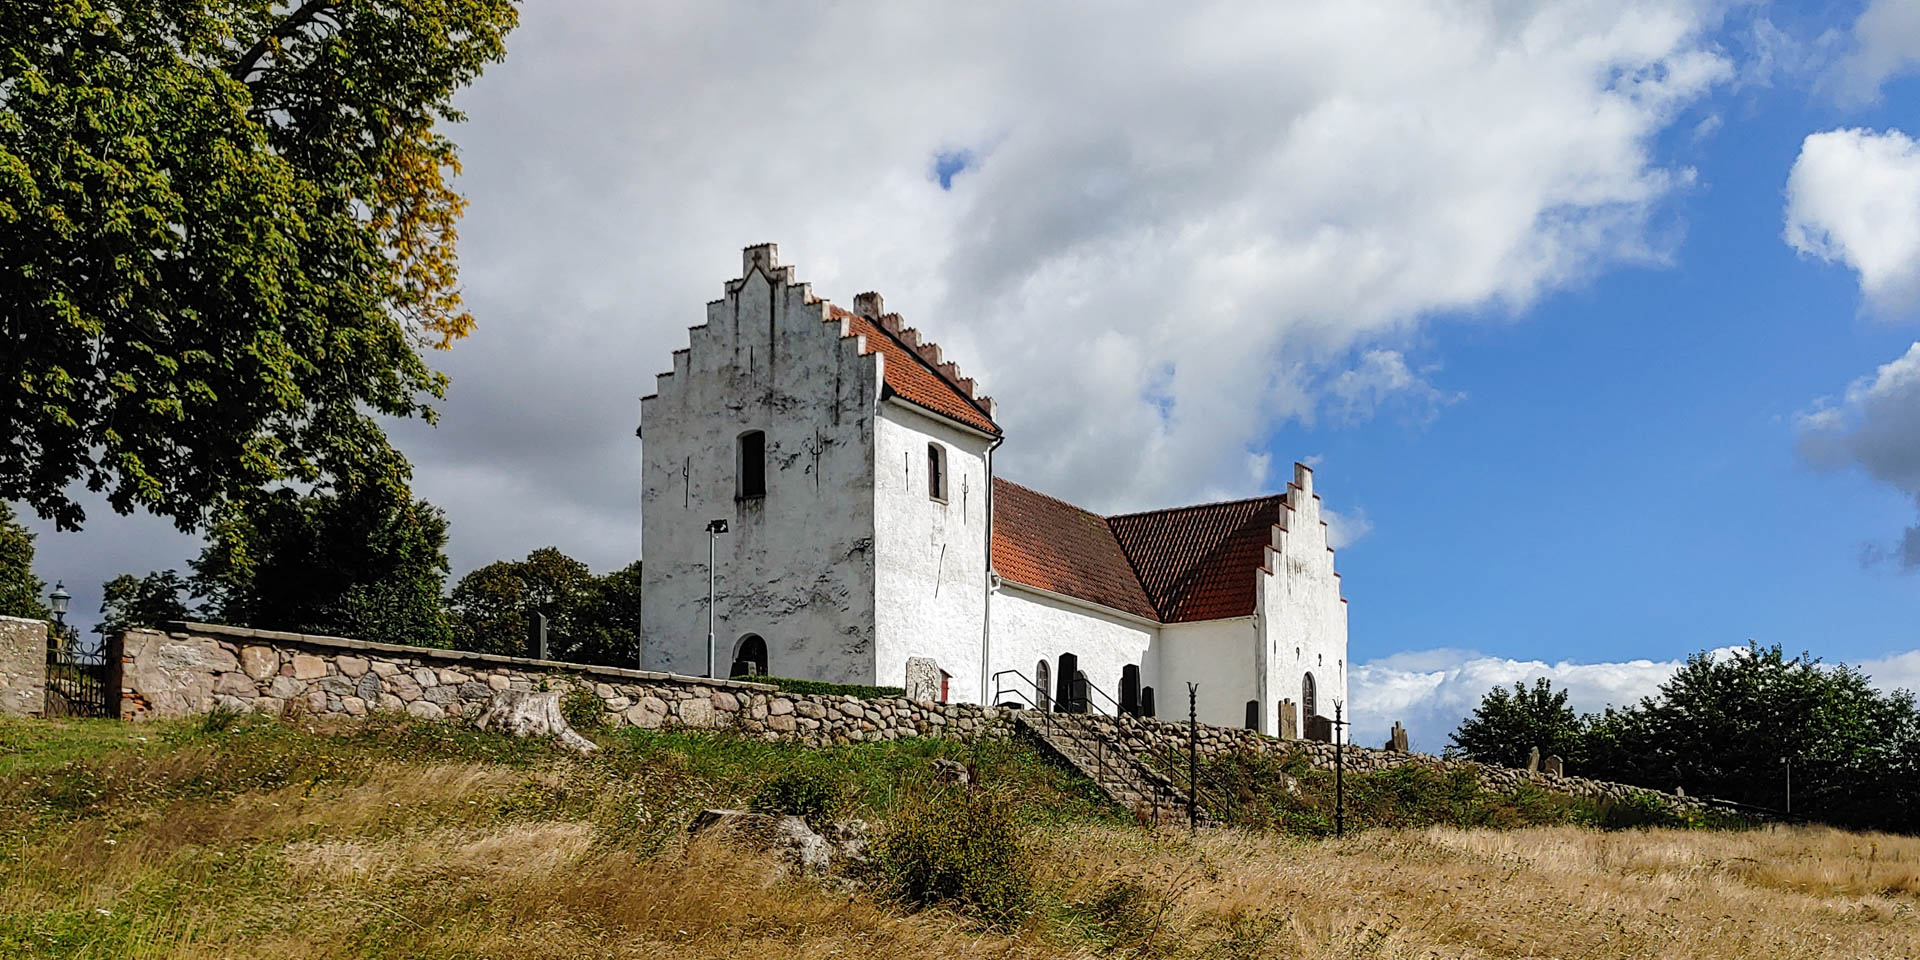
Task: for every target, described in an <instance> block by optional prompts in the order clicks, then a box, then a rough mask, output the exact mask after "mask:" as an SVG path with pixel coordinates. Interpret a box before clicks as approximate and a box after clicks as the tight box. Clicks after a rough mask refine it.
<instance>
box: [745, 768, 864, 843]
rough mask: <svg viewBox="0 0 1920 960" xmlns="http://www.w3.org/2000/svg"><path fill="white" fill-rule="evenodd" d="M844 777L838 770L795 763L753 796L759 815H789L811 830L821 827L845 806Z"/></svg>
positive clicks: (846, 805)
mask: <svg viewBox="0 0 1920 960" xmlns="http://www.w3.org/2000/svg"><path fill="white" fill-rule="evenodd" d="M848 786H849V784H848V783H847V780H846V777H845V776H844V775H843V774H842V773H840V772H839V771H838V770H836V769H834V768H832V767H828V766H824V765H815V764H800V763H796V764H794V765H792V766H789V767H787V768H785V769H783V770H781V771H780V772H778V773H776V774H774V775H773V776H772V777H770V778H768V779H767V781H766V783H764V784H762V785H761V787H760V789H759V790H757V791H755V793H754V795H753V803H752V805H753V809H755V810H757V811H759V812H761V813H779V814H792V815H793V816H796V817H799V818H800V819H802V820H805V821H807V822H808V823H810V824H812V825H813V826H815V827H821V826H825V825H826V824H828V823H830V822H832V821H833V819H834V818H835V817H837V816H839V815H840V813H841V812H842V811H844V810H845V809H847V807H848V806H849V798H848V792H849V791H848Z"/></svg>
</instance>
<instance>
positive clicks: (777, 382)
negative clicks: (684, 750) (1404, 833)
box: [640, 244, 1347, 733]
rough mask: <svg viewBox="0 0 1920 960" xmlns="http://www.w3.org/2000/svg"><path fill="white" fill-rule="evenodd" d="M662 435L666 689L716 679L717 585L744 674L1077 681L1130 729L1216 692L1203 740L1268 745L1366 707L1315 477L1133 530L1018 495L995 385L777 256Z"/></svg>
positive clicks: (702, 332) (721, 634)
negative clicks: (1341, 711) (916, 674)
mask: <svg viewBox="0 0 1920 960" xmlns="http://www.w3.org/2000/svg"><path fill="white" fill-rule="evenodd" d="M640 417H641V437H642V448H643V453H642V459H643V467H642V470H643V476H642V514H641V518H642V519H641V523H642V538H643V548H644V552H645V560H646V563H645V566H644V578H645V583H644V585H643V589H644V592H643V595H642V609H641V620H642V630H643V633H644V635H645V641H644V647H643V651H642V665H643V666H644V667H646V668H647V669H650V670H661V671H670V672H675V673H682V674H695V675H698V674H704V673H705V672H706V671H707V664H708V637H707V631H708V617H709V610H708V599H707V598H708V591H709V582H708V578H709V574H710V573H711V576H712V578H713V583H712V590H713V595H714V597H715V598H716V599H715V601H714V603H713V608H712V611H711V616H712V623H713V632H714V634H715V646H716V648H717V650H716V652H715V654H714V657H715V660H716V661H717V666H716V669H717V670H719V671H720V672H722V673H723V674H724V673H726V672H728V671H729V670H730V669H736V666H737V671H738V672H759V673H763V674H767V675H773V676H782V677H795V678H801V679H808V680H822V681H830V682H837V683H858V684H879V685H891V686H900V685H902V684H903V683H904V682H905V681H906V678H907V672H908V669H909V665H908V661H909V660H910V659H911V660H914V661H915V662H916V666H917V669H919V670H921V671H922V672H923V674H924V672H925V671H926V670H927V668H928V664H927V661H929V660H931V661H932V664H933V665H937V669H938V675H939V677H940V678H941V689H940V695H941V696H944V697H947V698H950V699H953V700H956V701H959V700H965V701H973V702H986V701H988V700H994V701H995V702H1002V701H1014V702H1019V701H1023V700H1024V701H1027V702H1033V701H1038V702H1040V703H1042V704H1044V703H1046V702H1047V700H1048V699H1049V698H1056V697H1057V696H1059V695H1061V694H1063V693H1066V692H1067V688H1066V687H1065V686H1064V685H1063V684H1062V682H1061V681H1062V677H1061V673H1062V667H1063V665H1065V666H1066V667H1067V668H1068V670H1069V671H1070V672H1076V673H1077V672H1084V674H1085V675H1086V678H1087V684H1088V686H1089V687H1091V688H1092V689H1093V690H1095V691H1097V692H1096V693H1094V694H1093V695H1092V696H1091V698H1090V699H1092V700H1094V701H1095V702H1096V703H1097V704H1099V705H1101V706H1104V707H1105V708H1106V709H1107V710H1108V711H1109V712H1111V710H1112V709H1113V706H1114V704H1117V703H1120V702H1122V701H1123V700H1124V701H1126V702H1127V703H1128V704H1129V705H1131V704H1133V703H1136V702H1137V701H1138V699H1139V694H1138V693H1137V691H1140V690H1142V689H1144V688H1152V689H1153V690H1154V693H1153V694H1152V695H1151V696H1153V698H1154V700H1155V702H1156V705H1157V707H1158V713H1159V714H1160V715H1161V716H1164V717H1167V718H1169V719H1175V718H1177V719H1184V718H1185V716H1186V712H1187V702H1186V694H1187V685H1188V684H1189V683H1192V684H1195V685H1197V694H1198V709H1199V717H1200V719H1201V721H1202V722H1206V723H1214V724H1221V725H1230V726H1240V725H1242V724H1245V723H1248V722H1253V723H1257V725H1258V727H1259V729H1261V730H1264V731H1266V732H1269V733H1279V732H1283V731H1288V732H1290V731H1293V730H1296V729H1299V730H1305V729H1307V724H1306V719H1307V718H1308V717H1312V716H1314V715H1321V716H1331V715H1332V714H1333V712H1334V711H1333V702H1334V701H1335V700H1344V698H1345V697H1346V689H1347V678H1346V656H1347V610H1346V600H1345V599H1344V598H1343V597H1341V596H1340V579H1339V574H1337V573H1335V572H1334V569H1333V551H1332V549H1331V548H1329V547H1328V545H1327V526H1326V523H1325V522H1324V521H1323V520H1322V519H1321V513H1320V497H1319V495H1318V494H1316V493H1315V492H1314V489H1313V472H1312V471H1311V470H1309V469H1307V468H1306V467H1305V466H1301V465H1295V467H1294V475H1293V482H1292V483H1290V484H1288V485H1287V488H1286V490H1285V491H1284V492H1280V493H1275V494H1271V495H1268V496H1263V497H1254V498H1251V499H1246V500H1233V501H1228V502H1224V503H1208V504H1200V505H1197V506H1186V507H1173V508H1168V509H1164V510H1151V511H1147V512H1144V513H1129V514H1121V515H1115V516H1101V515H1099V514H1095V513H1092V512H1090V511H1087V510H1083V509H1081V508H1079V507H1076V506H1074V505H1072V504H1069V503H1066V502H1064V501H1062V500H1059V499H1056V498H1054V497H1050V496H1047V495H1046V494H1043V493H1039V492H1037V491H1034V490H1031V489H1028V488H1027V487H1023V486H1020V485H1019V484H1017V483H1014V482H1011V481H1009V480H1006V479H1003V478H1001V477H999V476H997V475H996V474H995V472H994V452H995V450H996V449H997V448H999V447H1000V445H1001V442H1002V441H1003V440H1004V439H1005V437H1004V436H1003V435H1002V432H1001V429H1000V426H999V425H998V423H997V422H996V420H995V410H994V403H993V401H992V400H991V399H989V398H987V397H985V396H983V395H980V394H979V392H978V391H977V390H976V388H975V383H974V381H973V380H971V379H968V378H967V377H965V376H963V375H961V373H960V371H959V370H958V369H957V368H956V367H955V365H954V364H953V363H952V362H951V361H949V360H947V359H945V358H944V357H943V356H942V355H941V351H940V348H939V346H937V345H935V344H933V343H931V342H929V341H927V340H925V339H923V338H922V336H921V335H920V333H919V332H918V331H916V330H914V329H912V328H910V327H907V326H905V325H904V324H903V323H902V322H901V319H900V317H899V316H898V315H895V314H889V313H887V312H885V309H884V306H883V304H882V302H881V298H880V296H879V295H878V294H872V293H867V294H861V295H860V296H858V297H856V298H854V306H853V309H852V310H851V311H849V310H846V309H843V308H841V307H838V306H835V305H834V304H832V303H829V302H827V301H825V300H822V299H820V298H818V297H816V296H814V295H813V292H812V290H811V289H810V288H809V286H808V285H807V284H804V283H799V282H796V281H795V279H794V275H793V268H792V267H790V266H782V265H780V263H779V262H778V260H777V257H776V251H775V248H774V246H773V245H772V244H766V245H762V246H754V247H748V248H747V249H746V250H745V251H744V254H743V258H742V264H741V277H740V278H739V279H737V280H733V281H730V282H728V283H727V284H726V292H725V296H724V297H722V298H721V299H719V300H716V301H714V302H712V303H709V304H708V305H707V316H706V322H705V323H704V324H702V325H700V326H697V327H693V328H692V330H691V332H690V342H689V344H688V346H687V348H686V349H682V350H676V351H674V354H673V370H672V371H671V372H669V373H663V374H660V375H659V377H658V380H657V385H656V388H655V392H654V393H653V394H652V395H650V396H647V397H644V398H642V399H641V402H640ZM715 520H724V521H726V532H725V533H721V534H714V533H711V532H710V531H709V525H710V522H711V521H715ZM709 551H712V552H713V555H714V562H713V563H712V564H711V566H710V565H709V562H708V557H709ZM1063 656H1064V657H1066V658H1067V659H1066V660H1064V661H1063ZM996 674H998V676H996ZM1066 679H1068V680H1071V678H1066ZM1035 686H1038V687H1039V688H1040V689H1039V690H1037V691H1036V690H1035V689H1034V687H1035ZM1016 688H1017V694H1010V693H1009V691H1015V690H1016ZM996 698H997V699H996Z"/></svg>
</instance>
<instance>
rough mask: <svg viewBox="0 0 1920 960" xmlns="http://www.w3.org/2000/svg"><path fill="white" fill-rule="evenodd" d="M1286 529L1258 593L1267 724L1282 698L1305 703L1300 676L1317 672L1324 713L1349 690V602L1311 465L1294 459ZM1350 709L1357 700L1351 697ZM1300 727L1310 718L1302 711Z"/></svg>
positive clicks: (1272, 726) (1272, 724)
mask: <svg viewBox="0 0 1920 960" xmlns="http://www.w3.org/2000/svg"><path fill="white" fill-rule="evenodd" d="M1287 504H1288V507H1287V515H1286V516H1287V522H1286V529H1285V530H1284V531H1283V532H1281V533H1280V534H1278V535H1277V536H1276V537H1275V538H1274V546H1273V548H1272V549H1270V550H1269V551H1268V552H1267V564H1268V568H1269V569H1270V570H1271V571H1272V574H1273V575H1272V576H1262V577H1261V579H1262V580H1263V581H1265V582H1264V583H1263V585H1262V587H1263V588H1262V590H1261V593H1260V622H1261V623H1262V624H1263V625H1264V628H1265V631H1266V641H1265V644H1264V649H1265V651H1266V657H1265V659H1266V669H1265V676H1266V696H1265V697H1264V698H1263V702H1264V703H1265V704H1266V708H1267V711H1268V716H1267V717H1266V719H1265V720H1264V721H1263V724H1265V726H1264V729H1266V730H1267V731H1268V732H1274V731H1277V730H1278V729H1279V727H1278V716H1279V714H1278V709H1277V708H1278V702H1279V701H1280V700H1282V699H1287V700H1292V701H1293V702H1294V704H1295V708H1296V710H1297V709H1299V708H1300V706H1301V703H1302V701H1301V693H1302V685H1303V680H1304V678H1305V676H1306V674H1307V673H1309V672H1310V673H1312V674H1313V677H1314V681H1315V685H1316V687H1317V689H1318V691H1319V709H1320V714H1321V715H1322V716H1328V717H1331V716H1333V701H1334V700H1335V699H1336V698H1338V699H1341V700H1345V699H1346V696H1347V678H1346V673H1347V671H1346V660H1347V605H1346V602H1345V601H1343V600H1341V599H1340V578H1339V575H1338V574H1336V573H1334V570H1333V551H1332V550H1331V549H1329V548H1328V547H1327V525H1326V523H1325V522H1323V521H1322V519H1321V515H1320V498H1319V496H1318V495H1316V494H1315V493H1314V492H1313V471H1311V470H1309V469H1307V468H1306V467H1304V466H1300V465H1295V467H1294V482H1293V484H1292V485H1291V486H1289V487H1288V490H1287ZM1348 708H1349V709H1348V713H1349V715H1351V713H1352V710H1351V708H1352V704H1351V703H1348ZM1299 720H1300V723H1301V727H1300V731H1301V733H1302V734H1304V733H1305V732H1306V726H1305V724H1306V718H1305V717H1300V718H1299Z"/></svg>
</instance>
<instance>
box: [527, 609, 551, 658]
mask: <svg viewBox="0 0 1920 960" xmlns="http://www.w3.org/2000/svg"><path fill="white" fill-rule="evenodd" d="M527 656H529V657H532V658H534V659H535V660H545V659H547V615H546V614H544V613H536V614H534V615H533V616H531V617H528V618H527Z"/></svg>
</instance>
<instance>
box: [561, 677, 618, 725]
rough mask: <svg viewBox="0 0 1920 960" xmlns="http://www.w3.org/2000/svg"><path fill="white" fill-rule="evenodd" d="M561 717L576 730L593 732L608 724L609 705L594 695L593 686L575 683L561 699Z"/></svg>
mask: <svg viewBox="0 0 1920 960" xmlns="http://www.w3.org/2000/svg"><path fill="white" fill-rule="evenodd" d="M560 715H561V716H563V717H565V718H567V724H568V726H571V727H573V728H574V729H575V730H592V729H595V728H597V727H600V726H604V725H605V724H606V722H607V705H606V703H605V702H604V701H602V700H601V699H600V698H599V697H598V696H596V695H595V694H594V692H593V687H592V686H590V685H588V684H585V683H581V682H579V681H575V682H574V683H573V684H572V685H571V686H569V687H567V692H566V695H564V696H562V697H561V698H560Z"/></svg>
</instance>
